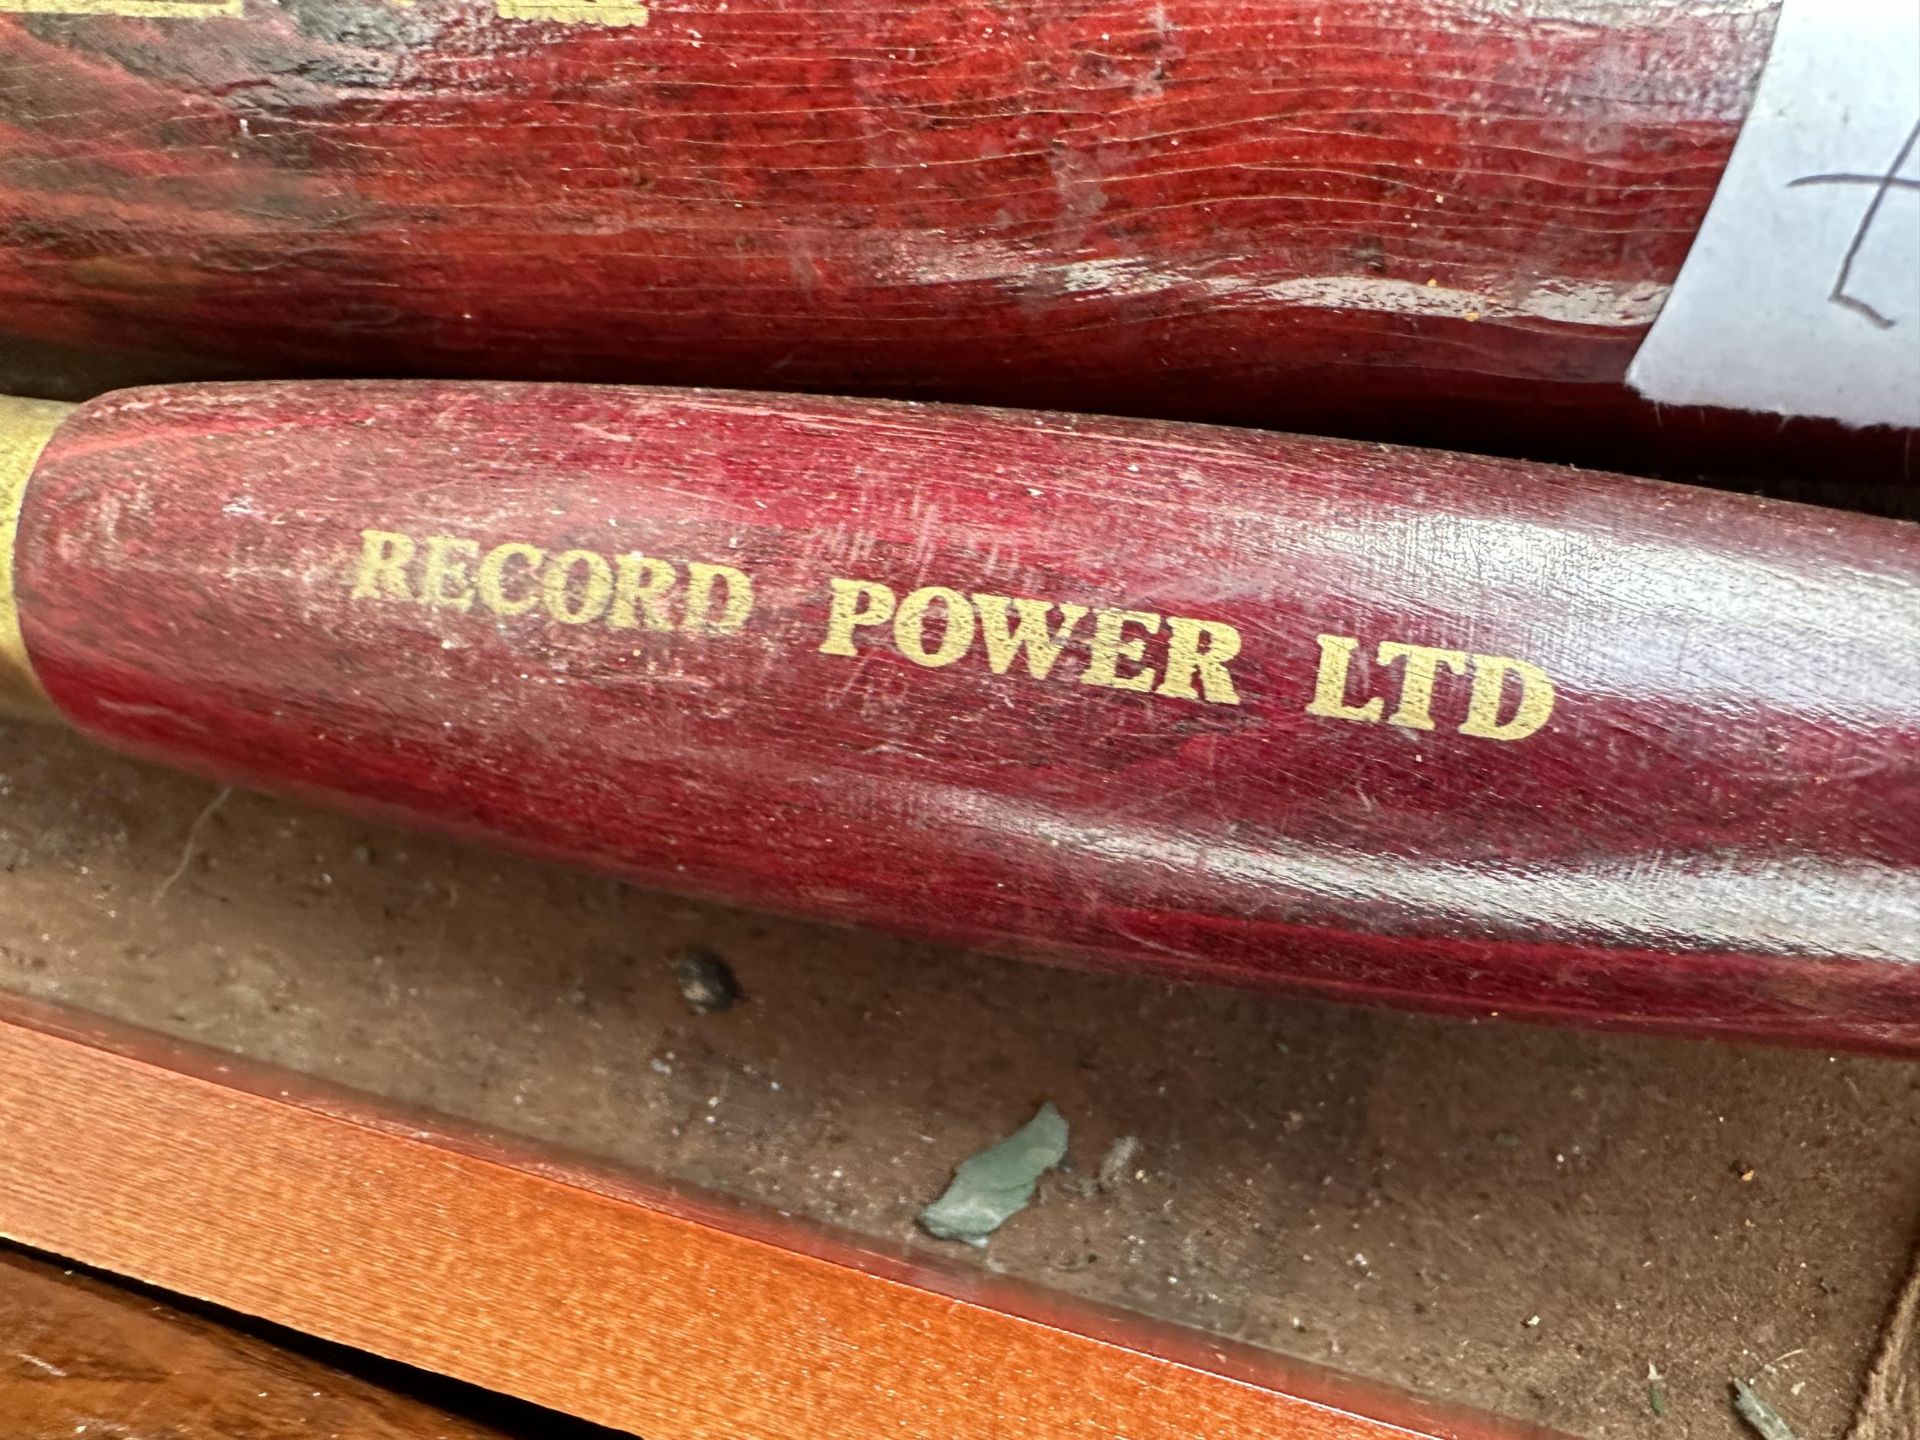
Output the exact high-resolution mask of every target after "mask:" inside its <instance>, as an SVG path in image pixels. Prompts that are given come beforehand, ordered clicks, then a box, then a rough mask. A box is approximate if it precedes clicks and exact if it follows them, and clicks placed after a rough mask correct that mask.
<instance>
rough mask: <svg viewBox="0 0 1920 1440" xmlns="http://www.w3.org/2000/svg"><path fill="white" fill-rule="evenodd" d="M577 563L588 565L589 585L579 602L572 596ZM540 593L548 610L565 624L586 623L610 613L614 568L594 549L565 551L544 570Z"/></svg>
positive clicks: (541, 577) (555, 557) (587, 583)
mask: <svg viewBox="0 0 1920 1440" xmlns="http://www.w3.org/2000/svg"><path fill="white" fill-rule="evenodd" d="M576 565H583V566H585V567H586V572H585V573H586V587H585V588H584V589H583V590H582V591H581V592H580V598H579V599H578V600H577V601H576V600H575V599H574V598H573V595H572V584H573V570H574V567H575V566H576ZM540 594H541V598H542V599H544V600H545V601H546V602H547V613H548V614H549V615H551V616H552V617H553V618H554V619H556V620H558V621H559V622H560V623H561V624H562V625H585V624H587V623H588V622H589V621H593V620H598V619H599V618H600V617H601V616H602V615H604V614H606V613H607V604H608V602H609V601H610V600H612V598H613V567H612V566H610V565H608V564H607V558H606V556H604V555H600V554H597V553H595V552H594V551H592V550H562V551H561V552H560V553H559V554H558V555H556V556H554V557H553V559H552V560H551V561H550V562H549V563H548V565H547V568H546V569H545V570H544V571H542V572H541V576H540Z"/></svg>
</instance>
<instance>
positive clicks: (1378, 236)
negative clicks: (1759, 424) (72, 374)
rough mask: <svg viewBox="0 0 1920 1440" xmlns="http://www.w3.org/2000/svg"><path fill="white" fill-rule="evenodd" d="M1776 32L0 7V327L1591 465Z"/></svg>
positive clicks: (1528, 4) (719, 11) (353, 363)
mask: <svg viewBox="0 0 1920 1440" xmlns="http://www.w3.org/2000/svg"><path fill="white" fill-rule="evenodd" d="M187 3H191V0H187ZM1773 23H1774V14H1773V11H1772V10H1771V9H1770V8H1769V7H1768V6H1767V5H1765V4H1760V5H1756V4H1755V3H1753V0H1580V3H1577V4H1569V3H1566V0H1289V3H1275V0H1155V3H1152V4H1139V3H1126V4H1122V3H1119V0H1004V3H991V4H989V3H968V4H956V5H927V4H901V3H894V0H848V3H845V4H842V5H839V6H828V7H822V6H820V5H817V4H812V3H800V0H744V3H743V0H689V3H685V4H674V5H671V6H656V7H654V8H653V11H652V13H651V16H650V19H649V21H648V23H647V24H646V25H644V26H637V27H636V26H625V27H617V28H607V27H603V26H593V25H581V24H564V23H557V22H552V21H527V20H515V19H504V18H501V17H500V15H499V14H498V13H496V9H495V7H494V5H492V4H490V3H487V0H418V3H415V4H412V5H409V6H400V5H396V4H394V3H391V0H278V3H275V0H247V4H246V8H245V11H244V14H243V16H242V17H240V18H219V17H215V18H201V19H192V20H178V19H175V20H154V19H147V20H140V19H123V18H115V17H112V16H101V15H87V16H65V17H62V16H46V15H42V16H33V17H18V16H12V17H0V330H4V331H5V332H6V333H10V334H12V335H14V336H17V337H32V338H35V339H38V340H41V341H52V342H59V343H61V344H65V345H73V346H82V347H88V348H89V349H93V350H100V349H106V350H113V349H116V348H117V349H120V350H125V351H131V352H136V353H137V354H139V355H142V356H145V357H148V358H147V359H145V360H142V361H140V362H138V363H136V364H134V365H133V366H132V367H131V368H132V370H133V371H134V372H141V371H144V372H145V373H146V374H147V375H148V376H149V377H151V378H174V379H178V378H190V377H189V374H188V372H195V371H197V372H198V373H199V375H200V376H205V375H206V374H208V373H210V372H214V371H217V370H220V369H221V368H222V367H230V366H231V365H233V364H235V363H237V362H239V363H245V364H246V365H248V366H250V367H251V368H252V371H253V372H254V373H255V374H258V373H260V372H262V371H274V372H277V373H280V374H289V373H296V372H297V373H307V374H311V373H335V374H356V373H357V374H364V373H365V372H366V371H367V370H368V369H369V368H374V367H376V366H377V367H378V368H379V369H380V370H382V371H383V372H392V373H410V374H425V375H436V376H446V375H477V376H489V377H494V378H587V379H615V380H647V381H654V382H664V383H677V384H689V383H691V384H725V385H761V386H769V387H773V388H779V389H783V390H793V389H825V390H830V391H839V392H847V391H860V392H864V393H885V394H896V395H918V396H923V397H926V398H942V399H953V398H971V399H989V400H996V401H1000V402H1004V403H1016V404H1046V405H1053V406H1060V407H1065V408H1072V409H1086V410H1093V411H1099V412H1108V413H1116V412H1117V413H1137V414H1147V415H1161V416H1167V415H1181V416H1188V417H1194V418H1205V419H1214V420H1236V421H1242V422H1249V423H1256V424H1282V423H1291V424H1293V425H1295V426H1299V427H1302V428H1308V429H1312V430H1315V431H1318V432H1326V431H1329V430H1335V431H1342V430H1344V431H1350V432H1359V433H1365V434H1368V435H1376V436H1377V435H1383V434H1423V433H1424V434H1434V433H1439V432H1445V433H1448V434H1454V433H1456V432H1458V431H1461V430H1462V429H1463V428H1465V427H1467V426H1469V425H1471V427H1472V428H1473V430H1474V431H1475V432H1477V435H1476V442H1475V443H1476V448H1479V447H1480V446H1482V445H1495V446H1498V445H1500V444H1501V443H1502V437H1504V443H1505V444H1506V445H1508V446H1511V445H1514V444H1517V443H1523V441H1522V438H1521V437H1522V435H1523V433H1524V432H1531V433H1532V434H1533V436H1534V439H1535V440H1536V441H1537V442H1538V443H1541V444H1551V445H1558V446H1560V447H1564V446H1565V445H1566V444H1567V443H1568V440H1567V438H1566V437H1567V436H1569V435H1575V436H1580V437H1583V441H1584V443H1588V444H1592V443H1596V442H1597V441H1599V440H1605V439H1607V438H1608V437H1609V432H1610V429H1611V426H1612V424H1618V425H1624V426H1627V427H1630V428H1633V429H1635V431H1636V433H1638V432H1639V431H1641V430H1645V429H1647V428H1648V427H1650V426H1651V425H1652V423H1653V421H1652V419H1651V417H1650V412H1649V411H1647V410H1646V409H1645V407H1640V406H1638V405H1637V404H1635V403H1632V402H1630V401H1629V400H1628V398H1627V397H1626V394H1625V392H1624V391H1623V390H1622V388H1621V381H1622V377H1623V375H1624V373H1625V368H1626V365H1627V362H1628V360H1629V358H1630V357H1631V355H1632V354H1633V351H1634V349H1635V347H1636V346H1637V345H1638V343H1639V341H1640V339H1641V338H1642V336H1643V335H1644V333H1645V331H1646V329H1647V326H1648V325H1649V323H1650V322H1651V319H1652V317H1653V315H1654V313H1655V312H1656V310H1657V308H1658V306H1659V303H1660V300H1661V298H1662V297H1663V296H1664V294H1665V291H1666V288H1667V287H1668V286H1669V285H1670V284H1671V283H1672V281H1673V280H1674V278H1675V276H1676V274H1677V273H1678V270H1679V267H1680V264H1681V262H1682V260H1683V259H1684V257H1685V255H1686V253H1687V250H1688V247H1689V245H1690V243H1691V241H1692V238H1693V235H1694V233H1695V231H1696V230H1697V228H1698V225H1699V223H1700V221H1701V219H1702V217H1703V216H1704V214H1705V212H1706V208H1707V204H1708V202H1709V200H1710V198H1711V196H1712V193H1713V189H1714V186H1715V184H1716V183H1717V181H1718V178H1719V175H1720V172H1721V170H1722V169H1723V168H1724V165H1725V163H1726V160H1727V157H1728V155H1729V153H1730V151H1731V148H1732V144H1733V140H1734V137H1735V134H1736V132H1737V130H1738V127H1739V124H1740V121H1741V119H1742V117H1743V116H1744V114H1745V111H1746V108H1747V105H1748V102H1749V100H1750V98H1751V95H1752V93H1753V89H1754V86H1755V84H1756V83H1757V80H1758V76H1759V72H1760V67H1761V64H1762V62H1763V60H1764V58H1765V54H1766V48H1767V45H1768V42H1769V40H1770V38H1771V34H1772V29H1773ZM157 357H164V358H157ZM1466 401H1472V402H1474V403H1473V404H1472V405H1467V404H1464V403H1463V402H1466ZM1603 419H1604V420H1606V421H1608V422H1610V423H1609V424H1603V423H1602V421H1603ZM1673 423H1674V422H1671V421H1670V422H1669V424H1670V426H1672V425H1673ZM1774 428H1775V425H1774V422H1768V424H1767V426H1766V430H1767V432H1768V433H1769V434H1771V433H1772V431H1773V429H1774Z"/></svg>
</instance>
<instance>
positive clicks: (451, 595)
mask: <svg viewBox="0 0 1920 1440" xmlns="http://www.w3.org/2000/svg"><path fill="white" fill-rule="evenodd" d="M479 558H480V547H479V546H478V545H477V544H475V543H474V542H473V541H471V540H460V539H457V538H455V537H454V536H452V535H429V536H427V564H426V572H425V574H423V575H422V576H421V579H420V603H421V604H422V605H439V606H444V607H445V608H446V609H448V610H471V609H472V608H473V581H472V579H470V578H469V577H468V575H467V561H469V560H477V559H479ZM449 587H451V588H449Z"/></svg>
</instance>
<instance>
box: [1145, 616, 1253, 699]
mask: <svg viewBox="0 0 1920 1440" xmlns="http://www.w3.org/2000/svg"><path fill="white" fill-rule="evenodd" d="M1239 653H1240V632H1239V631H1238V630H1236V629H1234V628H1233V626H1231V625H1228V624H1225V623H1224V622H1222V621H1219V620H1192V619H1189V618H1188V617H1187V616H1185V615H1169V616H1168V617H1167V670H1166V678H1165V679H1163V680H1162V681H1161V682H1160V689H1159V690H1158V691H1157V692H1155V693H1157V694H1160V695H1171V696H1173V697H1174V698H1175V699H1176V700H1200V699H1204V700H1206V701H1207V702H1208V703H1209V704H1213V705H1238V704H1239V703H1240V696H1239V695H1238V694H1237V693H1236V692H1235V691H1234V688H1233V676H1231V675H1229V674H1228V673H1227V662H1228V661H1229V660H1231V659H1233V657H1234V656H1236V655H1238V654H1239ZM1196 679H1198V680H1199V682H1200V689H1199V690H1198V691H1197V692H1196V691H1195V690H1194V688H1193V686H1194V681H1195V680H1196Z"/></svg>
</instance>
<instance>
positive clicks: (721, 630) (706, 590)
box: [680, 560, 753, 635]
mask: <svg viewBox="0 0 1920 1440" xmlns="http://www.w3.org/2000/svg"><path fill="white" fill-rule="evenodd" d="M715 581H718V582H719V584H720V587H721V588H722V589H723V590H725V591H726V595H727V598H726V600H725V601H723V602H722V604H721V606H720V613H719V614H718V615H717V616H713V617H711V618H709V616H708V613H707V612H708V611H709V610H711V609H712V608H713V586H714V582H715ZM752 611H753V581H751V580H749V579H748V578H747V577H746V576H745V575H744V574H743V573H742V572H740V571H738V570H736V569H734V568H733V567H732V566H731V565H709V564H708V563H707V562H706V561H704V560H695V561H693V562H692V563H691V564H689V565H688V566H687V618H686V619H685V620H683V621H681V622H680V628H681V629H682V630H684V631H686V632H687V634H689V635H731V634H732V633H733V632H734V631H736V630H738V629H739V628H740V627H741V626H742V625H744V624H746V623H747V616H748V615H749V614H751V613H752Z"/></svg>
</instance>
